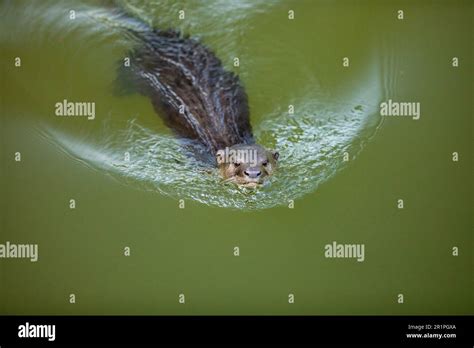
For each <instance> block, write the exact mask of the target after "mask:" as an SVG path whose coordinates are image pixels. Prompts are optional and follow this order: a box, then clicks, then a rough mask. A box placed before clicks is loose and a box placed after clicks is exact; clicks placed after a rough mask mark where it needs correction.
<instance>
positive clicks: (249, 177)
mask: <svg viewBox="0 0 474 348" xmlns="http://www.w3.org/2000/svg"><path fill="white" fill-rule="evenodd" d="M278 157H279V154H278V152H276V151H270V150H266V149H265V148H263V147H262V146H260V145H257V144H250V145H249V144H238V145H234V146H231V147H230V148H229V147H226V148H225V149H221V150H219V151H217V153H216V161H217V165H218V167H219V170H220V172H221V175H222V177H223V178H224V179H225V180H226V181H233V182H235V183H236V184H238V185H242V186H246V187H252V188H253V187H258V186H259V185H262V184H263V183H264V181H265V179H266V178H267V177H268V176H270V175H272V174H273V172H274V170H275V169H276V166H277V160H278Z"/></svg>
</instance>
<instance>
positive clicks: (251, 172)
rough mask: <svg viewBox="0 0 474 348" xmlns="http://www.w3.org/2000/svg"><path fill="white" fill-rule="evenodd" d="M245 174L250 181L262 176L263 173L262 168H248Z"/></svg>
mask: <svg viewBox="0 0 474 348" xmlns="http://www.w3.org/2000/svg"><path fill="white" fill-rule="evenodd" d="M244 174H245V175H246V176H248V177H249V178H250V179H256V178H258V177H259V176H260V175H262V171H261V170H260V168H257V167H253V168H247V169H246V170H244Z"/></svg>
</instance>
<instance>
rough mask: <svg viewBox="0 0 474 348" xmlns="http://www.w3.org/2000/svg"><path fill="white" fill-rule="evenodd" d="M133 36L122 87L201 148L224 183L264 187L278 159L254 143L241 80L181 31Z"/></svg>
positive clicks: (142, 27) (140, 32) (148, 31)
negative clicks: (136, 44)
mask: <svg viewBox="0 0 474 348" xmlns="http://www.w3.org/2000/svg"><path fill="white" fill-rule="evenodd" d="M133 35H134V36H135V37H136V38H138V39H139V41H140V45H139V47H137V48H136V49H135V50H133V51H132V52H130V67H125V66H123V64H122V65H121V67H120V72H119V73H120V76H122V81H127V82H126V83H127V84H129V86H130V84H132V85H133V86H134V87H135V88H136V89H138V91H139V92H140V93H141V94H142V95H145V96H148V97H149V98H150V99H151V102H152V104H153V107H154V109H155V110H156V111H157V113H158V114H159V115H160V116H161V117H162V118H163V120H164V122H165V124H166V125H167V126H168V127H170V128H171V129H172V130H173V131H174V133H175V134H176V135H177V136H179V137H182V138H186V139H191V140H193V141H197V142H198V143H199V144H201V145H203V146H204V148H205V150H206V151H207V152H208V153H209V154H211V155H212V157H213V158H214V160H213V161H214V164H217V167H218V168H219V172H220V173H221V175H222V177H223V178H224V179H225V180H226V181H231V182H235V183H237V184H239V185H243V186H248V187H256V186H258V185H260V184H262V183H263V181H264V179H265V178H266V177H268V176H269V175H271V174H272V173H273V171H274V169H275V168H276V165H277V160H278V156H279V154H278V152H274V151H269V150H266V149H265V148H263V147H262V146H260V145H257V144H256V143H255V140H254V137H253V134H252V128H251V126H250V120H249V108H248V103H247V95H246V93H245V91H244V89H243V87H242V86H241V84H240V81H239V78H238V77H237V76H236V75H234V74H233V73H232V72H229V71H226V70H224V68H223V67H222V64H221V62H220V60H219V59H218V58H217V57H216V56H215V55H214V54H213V52H212V51H211V50H209V49H208V48H206V47H205V46H203V45H202V44H200V43H199V42H198V41H197V40H195V39H192V38H189V37H184V36H182V35H181V34H180V33H179V32H177V31H174V30H167V31H161V30H157V29H152V28H149V27H147V26H146V25H145V24H143V23H141V24H140V30H138V31H137V30H135V31H134V32H133ZM123 76H127V77H126V79H125V80H124V79H123Z"/></svg>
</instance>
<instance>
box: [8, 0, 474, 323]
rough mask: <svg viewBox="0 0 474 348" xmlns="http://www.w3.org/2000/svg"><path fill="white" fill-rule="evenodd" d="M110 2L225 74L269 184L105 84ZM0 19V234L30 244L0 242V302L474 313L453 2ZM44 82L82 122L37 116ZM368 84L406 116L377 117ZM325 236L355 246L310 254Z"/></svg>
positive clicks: (463, 59)
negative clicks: (209, 157)
mask: <svg viewBox="0 0 474 348" xmlns="http://www.w3.org/2000/svg"><path fill="white" fill-rule="evenodd" d="M114 7H121V8H123V9H125V10H126V11H128V12H131V13H134V14H135V15H136V16H138V17H140V18H141V19H142V20H143V21H146V22H148V23H152V24H153V25H154V26H156V27H159V28H168V27H173V28H179V29H181V30H182V31H183V32H185V33H188V34H190V35H191V36H195V37H199V38H200V39H201V40H202V42H203V43H205V44H206V45H207V46H209V47H210V48H212V49H213V50H214V52H215V53H216V55H217V56H218V57H219V58H220V59H221V60H222V62H223V64H224V65H225V66H226V68H228V69H229V70H232V71H235V72H236V73H237V74H238V75H239V76H240V78H241V80H242V82H243V84H244V86H245V89H246V91H247V93H248V96H249V104H250V109H251V120H252V125H253V128H254V132H255V134H256V137H257V139H258V140H259V141H260V142H261V143H263V144H264V145H265V146H267V147H271V148H276V149H278V151H279V152H280V154H281V163H280V168H279V171H278V173H277V175H275V177H274V178H272V181H271V182H270V183H269V185H267V186H266V187H264V188H262V189H261V190H258V191H256V192H247V191H242V190H239V189H238V188H236V187H234V186H228V185H223V184H222V183H221V182H220V181H219V179H218V177H217V175H215V173H210V174H209V173H203V172H202V171H201V170H200V168H199V166H197V165H196V164H195V163H192V162H189V161H188V160H187V159H188V157H187V156H186V154H184V153H182V150H181V147H180V145H179V143H177V142H176V141H175V139H173V137H172V136H171V135H170V132H169V131H168V130H167V129H166V127H165V126H164V125H163V124H162V122H161V120H160V119H159V117H158V116H157V115H156V113H155V112H154V110H153V108H152V106H151V104H150V102H149V100H147V98H145V97H142V96H139V95H131V96H117V95H114V93H113V89H114V88H113V87H114V80H115V78H116V68H117V64H118V63H119V62H120V61H121V60H122V59H123V57H125V56H126V55H127V52H128V51H129V50H130V49H131V48H132V47H133V45H134V42H132V41H131V39H130V37H128V36H127V35H126V31H125V30H124V27H126V26H127V23H123V21H120V20H119V19H118V18H117V17H116V16H115V15H114V12H113V11H114ZM181 9H184V10H185V18H184V19H183V20H180V19H179V18H178V14H179V11H180V10H181ZM400 9H402V10H403V11H404V18H403V19H402V20H401V19H398V18H397V15H398V13H397V11H398V10H400ZM70 10H74V11H75V15H76V18H75V19H71V18H70ZM289 10H293V11H294V13H295V18H294V19H293V20H290V19H288V11H289ZM0 16H1V18H2V20H1V22H0V39H1V41H0V42H1V51H0V63H1V85H0V96H1V138H0V139H1V140H0V141H1V186H0V189H1V193H0V197H1V200H0V203H1V210H0V211H1V224H0V244H1V243H5V242H6V241H10V242H11V243H37V244H38V245H39V260H38V262H30V261H29V260H20V259H0V314H472V313H473V308H474V306H473V297H472V294H473V268H472V267H473V259H472V257H473V255H472V246H473V244H472V242H473V240H472V226H473V224H472V169H473V168H472V112H473V105H472V96H473V85H472V72H473V71H472V62H473V55H472V42H473V37H472V18H473V5H472V3H470V2H469V1H406V2H400V1H397V2H394V1H386V2H385V1H384V2H382V1H380V2H372V1H336V2H329V1H309V0H308V1H303V0H300V1H266V2H263V1H261V2H258V1H233V2H232V1H222V0H215V1H204V2H203V1H199V2H198V1H190V2H188V1H186V2H184V1H183V2H176V1H173V2H172V1H165V2H162V1H151V2H148V1H147V2H145V1H143V2H141V1H130V2H119V3H118V4H116V5H113V4H111V2H104V3H102V2H92V1H91V2H79V1H77V2H75V1H70V2H69V1H68V2H58V3H56V2H54V1H42V2H33V1H3V2H2V3H1V4H0ZM16 57H19V58H21V66H15V58H16ZM235 57H238V58H239V59H240V66H239V67H234V66H233V62H234V58H235ZM344 57H348V58H349V66H348V67H344V66H343V58H344ZM453 57H458V58H459V66H457V67H453V65H452V58H453ZM64 99H67V100H69V101H73V102H75V101H87V102H95V104H96V114H95V118H94V119H93V120H87V118H86V117H72V118H68V117H58V116H56V115H55V104H56V103H57V102H62V101H63V100H64ZM388 99H392V100H395V101H404V102H419V103H420V105H421V116H420V119H419V120H413V119H412V118H411V117H382V116H380V113H379V104H380V103H381V102H383V101H386V100H388ZM289 105H293V106H294V114H289V113H288V106H289ZM17 152H19V153H21V161H19V162H18V161H15V154H16V153H17ZM453 152H457V153H458V154H459V160H458V161H457V162H454V161H453V160H452V156H453V155H452V154H453ZM126 153H128V154H129V155H130V160H128V161H127V160H125V159H124V158H125V157H124V156H125V154H126ZM345 154H347V155H348V157H349V161H347V162H345V161H344V160H343V158H344V155H345ZM70 199H74V200H75V201H76V207H75V209H70V206H69V204H70ZM399 199H403V201H404V207H403V209H398V207H397V201H398V200H399ZM180 200H184V204H185V208H184V209H180V206H179V205H180ZM292 202H294V208H289V207H288V206H289V205H291V206H292ZM333 241H337V242H339V243H360V244H364V245H365V260H364V262H357V261H356V260H355V259H329V258H326V257H325V256H324V246H325V245H326V244H329V243H332V242H333ZM236 246H237V247H239V248H240V256H234V247H236ZM125 247H130V250H131V255H130V256H124V248H125ZM453 247H458V248H459V255H458V256H453V255H452V248H453ZM290 293H291V294H294V296H295V302H294V303H293V304H290V303H288V295H289V294H290ZM70 294H75V296H76V303H74V304H71V303H70V302H69V299H70V298H69V296H70ZM179 294H184V295H185V297H186V303H185V304H180V303H179V302H178V295H179ZM398 294H403V295H404V303H403V304H400V303H397V296H398Z"/></svg>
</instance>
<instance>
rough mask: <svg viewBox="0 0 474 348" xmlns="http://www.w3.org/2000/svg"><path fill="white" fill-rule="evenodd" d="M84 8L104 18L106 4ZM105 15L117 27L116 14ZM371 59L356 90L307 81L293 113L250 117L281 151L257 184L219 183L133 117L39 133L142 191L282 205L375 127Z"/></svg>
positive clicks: (332, 168)
mask: <svg viewBox="0 0 474 348" xmlns="http://www.w3.org/2000/svg"><path fill="white" fill-rule="evenodd" d="M90 14H91V16H90V17H92V18H96V19H98V20H101V21H102V22H104V21H105V20H104V18H106V15H105V14H106V12H105V11H98V10H94V11H91V12H90ZM105 22H107V23H108V24H107V25H110V23H112V24H113V26H116V27H117V28H118V29H117V30H120V28H121V24H120V23H117V22H114V18H109V19H107V21H105ZM109 22H110V23H109ZM122 27H123V26H122ZM96 30H97V29H96ZM110 35H112V34H110ZM369 64H370V65H369V66H370V69H368V71H366V72H365V73H364V74H363V75H362V76H363V77H361V78H359V79H358V85H357V88H356V90H357V93H354V92H351V93H352V95H347V93H339V95H338V96H337V97H327V96H324V95H321V92H320V91H319V90H317V89H316V88H314V89H313V88H312V87H311V86H310V85H309V86H307V87H306V92H305V93H302V94H303V95H302V97H301V98H299V100H296V101H293V102H292V104H293V105H295V113H294V114H292V115H289V114H288V112H287V111H286V110H285V111H284V112H281V111H280V110H278V109H276V110H274V111H273V112H270V113H269V114H268V115H266V116H265V117H264V120H263V122H261V123H260V124H253V129H254V134H255V138H256V141H257V142H258V143H260V144H261V145H263V146H265V147H267V148H272V149H277V150H278V151H279V152H280V155H281V156H280V158H279V168H278V170H277V172H276V173H275V175H274V176H272V177H271V178H270V179H269V181H268V182H267V183H266V185H264V186H263V187H261V188H258V189H255V190H254V189H247V188H243V187H238V186H236V185H234V184H232V183H225V182H223V181H222V179H221V178H220V176H219V175H218V173H217V169H216V168H214V167H212V166H209V164H206V163H205V162H201V161H199V160H197V159H196V157H195V151H194V150H192V149H193V148H194V144H193V143H191V142H189V143H184V144H183V142H182V141H179V140H177V139H175V138H174V137H173V136H171V135H164V134H159V133H157V132H156V131H154V130H151V129H149V128H147V127H145V126H143V125H142V124H140V122H139V121H138V120H137V119H133V120H130V121H128V123H127V126H126V127H124V128H122V130H121V131H116V130H114V131H113V132H107V128H108V125H107V123H104V124H103V127H104V132H103V134H104V136H103V137H101V138H100V140H98V141H97V140H96V141H95V142H94V141H92V140H91V139H85V138H79V137H77V135H76V136H74V135H71V134H70V133H67V132H62V131H59V130H57V129H55V128H52V127H51V126H47V125H46V126H43V127H42V128H41V129H40V132H41V134H42V135H43V136H44V137H45V138H46V139H48V140H50V141H51V142H52V143H54V144H55V145H57V146H58V147H59V148H60V149H61V150H63V151H65V152H66V153H68V154H69V155H71V156H72V157H73V158H75V159H77V160H80V161H81V162H83V163H84V164H86V165H88V166H89V167H91V168H94V169H96V170H98V171H100V172H103V173H106V174H110V175H112V176H113V177H115V178H116V179H118V180H119V181H120V182H123V183H125V184H130V185H133V186H135V187H140V188H142V189H144V190H148V191H153V192H158V193H160V194H164V195H167V196H171V197H173V198H175V199H185V200H195V201H198V202H201V203H204V204H207V205H212V206H218V207H226V208H234V209H240V210H255V209H265V208H270V207H273V206H278V205H287V204H288V202H289V201H290V200H295V199H298V198H299V197H302V196H303V195H305V194H308V193H310V192H313V191H314V190H315V189H316V188H317V187H318V186H319V185H320V184H321V183H323V182H325V181H326V180H328V179H329V178H331V177H332V176H333V175H334V174H335V173H337V172H338V171H339V170H340V169H342V168H343V167H344V166H345V164H347V163H349V162H347V161H344V158H345V157H348V158H349V159H350V160H352V159H354V158H355V156H356V155H357V154H358V153H359V151H360V150H361V149H362V147H363V146H364V144H365V142H366V141H367V140H368V139H369V138H370V137H371V136H372V135H373V134H374V133H375V130H376V128H377V126H378V125H379V123H380V117H379V116H378V105H379V103H380V101H381V98H382V95H381V93H382V92H381V91H383V88H382V84H383V82H382V79H381V76H382V74H383V72H382V71H381V70H380V69H379V64H378V60H377V59H375V61H373V62H370V63H369ZM308 84H310V82H309V83H308ZM353 90H354V89H353ZM144 102H145V99H144ZM281 104H282V105H285V103H284V102H282V103H281ZM287 104H289V103H287ZM108 122H110V123H112V122H115V121H113V120H111V119H110V120H109V121H108ZM110 128H113V127H110Z"/></svg>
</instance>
